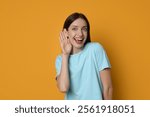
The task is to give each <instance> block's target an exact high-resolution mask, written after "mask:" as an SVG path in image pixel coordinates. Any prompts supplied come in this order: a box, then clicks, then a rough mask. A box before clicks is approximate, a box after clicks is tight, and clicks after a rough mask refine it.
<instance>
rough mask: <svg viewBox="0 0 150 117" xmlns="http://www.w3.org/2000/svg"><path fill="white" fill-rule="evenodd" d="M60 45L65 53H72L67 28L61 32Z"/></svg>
mask: <svg viewBox="0 0 150 117" xmlns="http://www.w3.org/2000/svg"><path fill="white" fill-rule="evenodd" d="M60 46H61V49H62V53H63V54H65V55H70V53H71V50H72V45H71V43H70V40H69V36H68V34H67V31H66V29H64V30H63V31H61V32H60Z"/></svg>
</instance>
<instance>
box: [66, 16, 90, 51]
mask: <svg viewBox="0 0 150 117" xmlns="http://www.w3.org/2000/svg"><path fill="white" fill-rule="evenodd" d="M87 34H88V29H87V23H86V21H85V20H84V19H82V18H78V19H76V20H75V21H74V22H72V23H71V25H70V26H69V28H68V36H69V39H70V43H71V44H72V46H73V51H72V52H73V53H77V52H79V51H81V50H82V48H83V46H84V44H85V42H86V39H87Z"/></svg>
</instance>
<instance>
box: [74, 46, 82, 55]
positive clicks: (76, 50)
mask: <svg viewBox="0 0 150 117" xmlns="http://www.w3.org/2000/svg"><path fill="white" fill-rule="evenodd" d="M82 49H83V47H82V48H73V49H72V52H71V53H72V54H77V53H78V52H80V51H82Z"/></svg>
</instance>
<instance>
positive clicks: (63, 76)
mask: <svg viewBox="0 0 150 117" xmlns="http://www.w3.org/2000/svg"><path fill="white" fill-rule="evenodd" d="M87 33H88V32H87V24H86V22H85V20H84V19H81V18H78V19H76V20H75V21H74V22H72V24H71V25H70V26H69V28H68V30H66V29H64V30H63V31H61V32H60V46H61V49H62V65H61V71H60V74H59V75H58V76H57V87H58V89H59V90H60V91H61V92H63V93H66V92H67V91H68V89H69V85H70V84H69V70H68V60H69V56H70V55H71V54H75V53H78V52H80V51H82V49H83V47H84V43H85V42H86V39H87ZM76 40H82V41H79V43H77V41H76ZM100 77H101V81H102V84H103V99H104V100H106V99H112V82H111V74H110V69H104V70H102V71H100Z"/></svg>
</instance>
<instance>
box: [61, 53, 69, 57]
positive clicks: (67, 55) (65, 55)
mask: <svg viewBox="0 0 150 117" xmlns="http://www.w3.org/2000/svg"><path fill="white" fill-rule="evenodd" d="M69 56H70V54H64V53H62V57H63V58H69Z"/></svg>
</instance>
